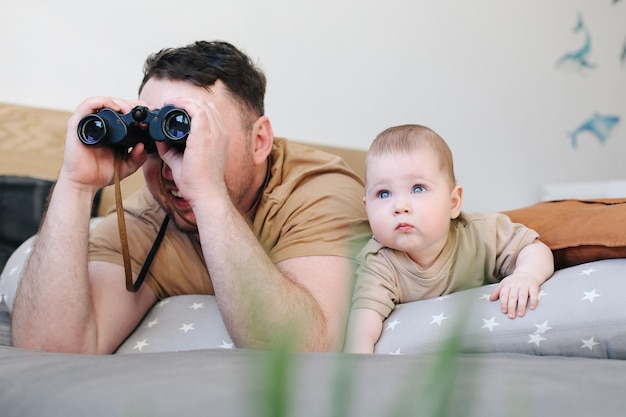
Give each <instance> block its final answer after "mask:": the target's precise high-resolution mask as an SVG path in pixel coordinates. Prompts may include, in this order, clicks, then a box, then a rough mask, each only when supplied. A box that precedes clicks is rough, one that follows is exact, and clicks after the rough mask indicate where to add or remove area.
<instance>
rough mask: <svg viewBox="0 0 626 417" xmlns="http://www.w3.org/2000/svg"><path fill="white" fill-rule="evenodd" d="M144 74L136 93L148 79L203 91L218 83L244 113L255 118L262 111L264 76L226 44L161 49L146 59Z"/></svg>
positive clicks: (194, 44) (200, 42) (191, 45)
mask: <svg viewBox="0 0 626 417" xmlns="http://www.w3.org/2000/svg"><path fill="white" fill-rule="evenodd" d="M143 72H144V77H143V80H142V82H141V85H140V87H139V93H141V90H142V89H143V87H144V86H145V85H146V82H148V80H149V79H150V78H157V79H159V78H161V79H167V80H175V81H186V82H189V83H192V84H194V85H197V86H199V87H203V88H209V87H210V86H212V85H214V84H215V82H216V81H217V80H221V81H222V82H223V83H224V85H225V86H226V88H227V89H228V91H229V92H230V93H231V94H232V95H233V98H235V99H236V100H238V101H239V102H240V103H241V104H242V105H243V106H244V110H248V111H250V112H252V113H254V115H255V116H257V117H258V116H262V115H263V114H264V112H265V108H264V104H263V100H264V97H265V84H266V79H265V75H264V74H263V72H262V71H261V70H260V69H259V68H257V67H256V66H255V65H254V63H253V62H252V60H251V59H250V58H249V57H248V56H247V55H245V54H244V53H243V52H241V51H239V50H238V49H237V48H235V47H234V46H233V45H231V44H229V43H227V42H221V41H214V42H207V41H198V42H195V43H193V44H190V45H187V46H184V47H180V48H167V49H162V50H161V51H159V52H157V53H155V54H152V55H150V56H149V57H148V58H147V59H146V63H145V65H144V71H143Z"/></svg>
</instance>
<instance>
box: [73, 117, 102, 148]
mask: <svg viewBox="0 0 626 417" xmlns="http://www.w3.org/2000/svg"><path fill="white" fill-rule="evenodd" d="M106 134H107V128H106V125H105V123H104V121H103V120H102V119H101V118H100V117H98V116H96V115H95V114H92V115H89V116H87V117H85V118H84V119H83V120H81V123H80V126H79V129H78V137H79V139H80V140H81V141H82V142H83V143H86V144H87V145H95V144H97V143H98V142H100V141H101V140H102V139H104V137H105V136H106Z"/></svg>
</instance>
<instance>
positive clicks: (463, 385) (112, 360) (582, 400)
mask: <svg viewBox="0 0 626 417" xmlns="http://www.w3.org/2000/svg"><path fill="white" fill-rule="evenodd" d="M439 359H440V357H438V356H432V355H426V356H419V355H417V356H416V355H413V356H399V355H347V354H333V353H298V354H291V355H282V356H280V355H276V354H274V353H272V352H262V351H249V350H222V349H219V350H196V351H187V352H170V353H149V354H139V355H137V354H135V355H123V354H118V355H105V356H98V355H76V354H61V353H43V352H35V351H26V350H21V349H17V348H13V347H6V346H4V347H2V346H0V414H1V415H2V416H4V417H13V416H20V417H25V416H63V417H72V416H81V417H83V416H87V415H88V416H107V417H108V416H174V415H176V416H184V415H216V416H218V415H219V416H246V417H250V416H255V417H257V416H259V417H262V416H268V417H269V416H272V417H275V416H279V415H283V416H298V417H308V416H337V417H348V416H359V417H363V416H380V417H383V416H407V415H420V416H423V415H450V416H466V417H471V416H497V417H506V416H539V415H544V416H547V415H550V416H621V415H624V414H626V412H625V411H626V410H625V408H626V396H625V395H624V387H625V386H626V361H619V360H610V359H606V360H605V359H602V360H601V359H582V358H565V357H541V356H530V355H520V354H490V355H485V354H479V355H471V354H463V355H459V356H457V357H455V359H453V360H452V363H451V362H450V360H447V361H445V364H444V366H443V367H442V366H441V365H442V364H443V362H441V361H440V360H439ZM446 365H453V366H446ZM269 375H274V376H276V375H283V376H285V378H275V379H272V378H270V377H269ZM272 380H274V381H279V382H278V383H271V382H270V381H272ZM276 391H280V392H282V393H284V394H287V395H286V398H289V399H290V402H286V403H284V402H281V401H280V400H276V399H275V398H276V397H275V396H274V395H273V393H275V392H276ZM429 407H430V408H431V409H432V410H433V412H432V413H431V412H430V411H429Z"/></svg>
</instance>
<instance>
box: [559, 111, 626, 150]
mask: <svg viewBox="0 0 626 417" xmlns="http://www.w3.org/2000/svg"><path fill="white" fill-rule="evenodd" d="M619 121H620V118H619V116H607V115H602V114H600V113H598V112H596V113H595V114H594V115H593V116H591V117H590V118H589V119H587V120H586V121H585V122H583V123H582V124H581V125H580V126H578V127H577V128H576V130H574V131H573V132H570V133H569V137H570V140H571V142H572V148H576V147H577V146H578V136H579V135H580V134H581V133H585V132H588V133H591V134H593V135H594V136H596V138H598V141H599V142H600V143H601V144H604V143H605V142H606V139H607V138H608V136H609V134H610V133H611V131H612V130H613V128H614V127H615V125H616V124H618V123H619Z"/></svg>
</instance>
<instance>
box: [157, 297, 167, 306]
mask: <svg viewBox="0 0 626 417" xmlns="http://www.w3.org/2000/svg"><path fill="white" fill-rule="evenodd" d="M169 302H170V299H169V298H165V299H163V300H161V301H159V304H157V307H163V306H164V305H165V304H168V303H169Z"/></svg>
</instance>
